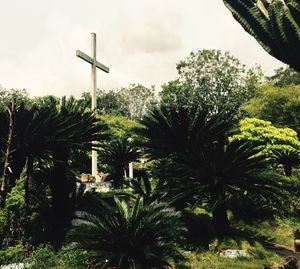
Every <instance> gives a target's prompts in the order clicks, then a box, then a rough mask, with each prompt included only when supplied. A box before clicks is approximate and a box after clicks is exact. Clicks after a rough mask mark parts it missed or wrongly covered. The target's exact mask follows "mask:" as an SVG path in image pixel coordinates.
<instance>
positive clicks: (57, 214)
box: [51, 147, 73, 243]
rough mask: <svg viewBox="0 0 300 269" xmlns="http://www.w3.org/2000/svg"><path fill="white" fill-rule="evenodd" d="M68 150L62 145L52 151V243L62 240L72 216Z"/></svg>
mask: <svg viewBox="0 0 300 269" xmlns="http://www.w3.org/2000/svg"><path fill="white" fill-rule="evenodd" d="M68 153H69V151H68V150H67V149H65V148H63V147H61V148H59V147H58V148H57V149H56V150H54V151H53V159H54V167H53V175H52V180H51V189H52V221H53V231H52V236H53V237H52V240H53V242H54V243H59V242H62V241H63V239H64V236H65V230H66V227H67V226H68V225H69V223H70V220H71V216H72V213H73V212H72V203H71V197H69V194H70V192H71V191H70V184H69V181H68V176H67V165H68V164H67V161H68V155H69V154H68Z"/></svg>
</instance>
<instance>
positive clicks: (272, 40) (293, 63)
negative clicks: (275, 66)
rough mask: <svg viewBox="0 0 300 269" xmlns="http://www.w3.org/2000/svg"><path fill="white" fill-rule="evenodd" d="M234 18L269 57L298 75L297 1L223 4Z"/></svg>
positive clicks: (299, 25)
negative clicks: (284, 64) (287, 66)
mask: <svg viewBox="0 0 300 269" xmlns="http://www.w3.org/2000/svg"><path fill="white" fill-rule="evenodd" d="M223 1H224V3H225V5H226V6H227V7H228V8H229V10H230V11H231V12H232V14H233V16H234V18H235V19H236V20H237V21H238V22H239V23H240V24H241V25H242V26H243V28H244V29H245V30H246V31H247V32H248V33H249V34H251V35H252V36H253V37H254V38H255V39H256V40H257V41H258V42H259V44H260V45H261V46H262V47H263V48H264V49H265V50H266V51H267V52H268V53H270V54H271V55H272V56H274V57H275V58H277V59H278V60H280V61H282V62H284V63H286V64H288V65H290V67H292V68H294V69H295V70H296V71H298V72H299V71H300V54H299V50H300V2H299V0H223Z"/></svg>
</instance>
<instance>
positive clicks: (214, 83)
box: [160, 50, 261, 114]
mask: <svg viewBox="0 0 300 269" xmlns="http://www.w3.org/2000/svg"><path fill="white" fill-rule="evenodd" d="M177 70H178V73H179V79H177V80H175V81H172V82H169V83H168V84H165V85H164V86H163V91H162V93H161V94H160V95H161V103H163V104H170V105H173V104H177V105H178V106H182V105H184V106H195V105H199V106H201V107H202V108H204V109H208V110H209V111H210V112H211V113H218V112H219V111H220V110H225V111H230V112H233V113H234V114H237V111H238V109H239V107H240V106H241V104H243V103H244V102H246V101H248V100H249V99H250V98H251V97H252V96H253V94H254V92H255V89H256V83H257V82H258V81H259V80H260V78H261V70H260V68H259V67H256V68H253V69H250V70H248V71H247V70H246V68H245V66H244V65H242V64H241V63H240V61H239V60H238V59H237V58H235V57H234V56H232V55H231V54H230V53H229V52H222V51H219V50H201V51H198V52H196V53H193V52H192V53H191V54H190V56H189V57H188V58H187V59H186V60H184V61H181V62H180V63H179V64H178V65H177Z"/></svg>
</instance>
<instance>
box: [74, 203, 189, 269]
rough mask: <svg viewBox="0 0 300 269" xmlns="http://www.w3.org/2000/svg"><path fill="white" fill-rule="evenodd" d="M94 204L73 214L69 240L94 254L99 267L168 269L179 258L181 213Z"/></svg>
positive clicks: (159, 205) (156, 205)
mask: <svg viewBox="0 0 300 269" xmlns="http://www.w3.org/2000/svg"><path fill="white" fill-rule="evenodd" d="M95 201H96V203H95V204H94V205H93V206H91V205H90V207H89V208H90V210H87V211H78V212H77V213H76V218H75V219H74V221H73V227H72V229H71V230H70V233H69V239H70V240H71V241H73V242H77V246H78V247H79V248H81V249H85V250H88V251H90V252H91V253H94V255H95V259H96V260H97V261H98V265H99V268H118V269H133V268H137V269H138V268H139V269H154V268H170V267H171V264H173V262H174V259H178V258H180V257H181V255H180V252H179V250H178V247H177V243H176V240H180V237H181V233H182V232H183V228H182V225H181V223H180V214H179V213H178V212H175V211H174V210H173V209H171V208H169V207H168V205H167V204H164V203H157V202H154V203H151V204H149V205H147V206H144V204H143V200H142V199H138V200H137V201H136V202H135V204H133V205H128V204H126V203H125V202H124V201H121V200H119V199H118V198H115V202H114V204H113V205H109V204H107V203H106V202H104V201H103V200H101V199H96V200H95Z"/></svg>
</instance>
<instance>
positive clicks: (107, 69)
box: [76, 50, 109, 73]
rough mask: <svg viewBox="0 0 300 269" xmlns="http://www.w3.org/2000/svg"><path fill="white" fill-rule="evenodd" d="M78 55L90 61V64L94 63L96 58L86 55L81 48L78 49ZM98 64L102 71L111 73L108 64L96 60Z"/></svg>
mask: <svg viewBox="0 0 300 269" xmlns="http://www.w3.org/2000/svg"><path fill="white" fill-rule="evenodd" d="M76 56H77V57H79V58H81V59H82V60H85V61H86V62H88V63H90V64H93V63H94V60H93V59H92V58H91V57H90V56H88V55H86V54H85V53H83V52H82V51H80V50H76ZM96 66H97V68H99V69H101V70H102V71H104V72H106V73H109V68H108V67H107V66H105V65H104V64H102V63H99V62H98V61H96Z"/></svg>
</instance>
